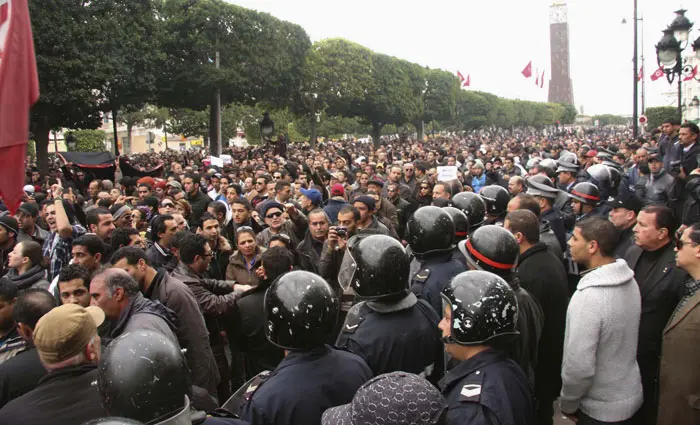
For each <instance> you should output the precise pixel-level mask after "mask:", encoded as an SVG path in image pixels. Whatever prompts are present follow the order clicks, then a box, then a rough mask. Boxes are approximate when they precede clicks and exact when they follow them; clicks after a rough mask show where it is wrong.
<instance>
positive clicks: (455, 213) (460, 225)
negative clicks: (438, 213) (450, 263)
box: [442, 207, 469, 268]
mask: <svg viewBox="0 0 700 425" xmlns="http://www.w3.org/2000/svg"><path fill="white" fill-rule="evenodd" d="M442 209H443V210H445V211H447V213H448V214H449V215H450V217H452V221H453V222H454V223H455V242H460V241H463V240H464V239H466V238H467V236H469V218H467V216H466V215H465V214H464V213H463V212H462V211H460V210H459V209H457V208H455V207H443V208H442ZM452 258H454V259H455V260H457V261H459V262H460V263H462V265H464V267H465V268H466V267H467V261H466V260H465V259H464V255H462V253H461V252H459V248H457V246H456V245H455V247H454V249H453V250H452Z"/></svg>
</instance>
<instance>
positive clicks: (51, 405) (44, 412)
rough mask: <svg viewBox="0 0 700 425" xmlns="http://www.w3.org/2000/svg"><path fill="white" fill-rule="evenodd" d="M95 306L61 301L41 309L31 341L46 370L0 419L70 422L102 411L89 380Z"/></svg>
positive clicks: (94, 353)
mask: <svg viewBox="0 0 700 425" xmlns="http://www.w3.org/2000/svg"><path fill="white" fill-rule="evenodd" d="M104 319H105V316H104V313H103V312H102V310H101V309H100V308H98V307H88V308H83V307H81V306H79V305H77V304H64V305H62V306H60V307H56V308H54V309H53V310H51V311H50V312H48V313H46V314H45V315H44V316H43V317H42V318H41V319H39V322H38V323H37V325H36V329H35V330H34V345H35V346H36V349H37V351H38V352H39V358H40V359H41V363H42V364H43V365H44V367H45V368H46V370H47V371H48V372H49V373H48V374H47V375H46V376H45V377H43V378H42V379H41V380H40V381H39V385H38V386H37V387H36V388H35V389H34V390H32V391H30V392H28V393H27V394H25V395H23V396H22V397H19V398H16V399H14V400H12V401H11V402H9V403H8V404H6V405H5V407H3V408H2V409H0V424H13V425H34V424H52V425H64V424H65V425H74V424H79V423H83V422H85V421H88V420H91V419H97V418H101V417H104V416H106V412H105V411H104V409H103V408H102V404H101V399H100V395H99V393H98V391H97V386H96V385H94V382H95V381H96V380H97V365H98V363H99V361H100V338H99V336H98V335H97V327H98V326H99V325H101V324H102V322H103V321H104Z"/></svg>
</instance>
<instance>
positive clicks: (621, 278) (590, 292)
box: [561, 259, 642, 422]
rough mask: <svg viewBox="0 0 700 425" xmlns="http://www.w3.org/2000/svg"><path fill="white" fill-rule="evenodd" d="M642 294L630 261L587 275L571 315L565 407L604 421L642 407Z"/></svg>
mask: <svg viewBox="0 0 700 425" xmlns="http://www.w3.org/2000/svg"><path fill="white" fill-rule="evenodd" d="M640 316H641V296H640V293H639V286H638V285H637V282H635V280H634V272H633V271H632V270H631V269H630V268H629V266H627V263H626V262H625V261H624V260H620V259H618V260H617V261H615V262H614V263H610V264H606V265H604V266H600V267H598V268H595V269H593V270H591V271H589V272H587V273H585V274H584V275H583V277H582V278H581V280H580V281H579V283H578V287H577V288H576V292H574V295H573V296H572V297H571V302H570V303H569V308H568V310H567V314H566V333H565V336H564V359H563V362H562V371H561V378H562V389H561V410H562V411H563V412H564V413H574V412H575V411H576V410H577V409H581V411H582V412H583V413H585V414H586V415H588V416H590V417H592V418H594V419H597V420H599V421H604V422H618V421H624V420H626V419H628V418H630V417H631V416H632V415H633V414H634V413H635V412H636V411H637V410H638V409H639V407H640V406H641V405H642V380H641V377H640V374H639V367H638V365H637V338H638V334H639V320H640Z"/></svg>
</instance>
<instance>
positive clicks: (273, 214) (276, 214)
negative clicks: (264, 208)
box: [265, 211, 282, 218]
mask: <svg viewBox="0 0 700 425" xmlns="http://www.w3.org/2000/svg"><path fill="white" fill-rule="evenodd" d="M281 216H282V211H278V212H274V213H270V214H268V215H266V216H265V218H277V217H281Z"/></svg>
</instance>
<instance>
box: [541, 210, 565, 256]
mask: <svg viewBox="0 0 700 425" xmlns="http://www.w3.org/2000/svg"><path fill="white" fill-rule="evenodd" d="M540 219H541V220H540V221H542V220H546V221H547V222H548V223H549V225H550V226H551V228H552V231H553V232H554V235H556V237H557V241H559V245H561V250H562V251H566V227H565V225H564V216H563V214H562V213H561V211H559V210H557V209H555V208H552V209H550V210H547V211H546V212H543V213H542V215H541V217H540Z"/></svg>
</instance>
